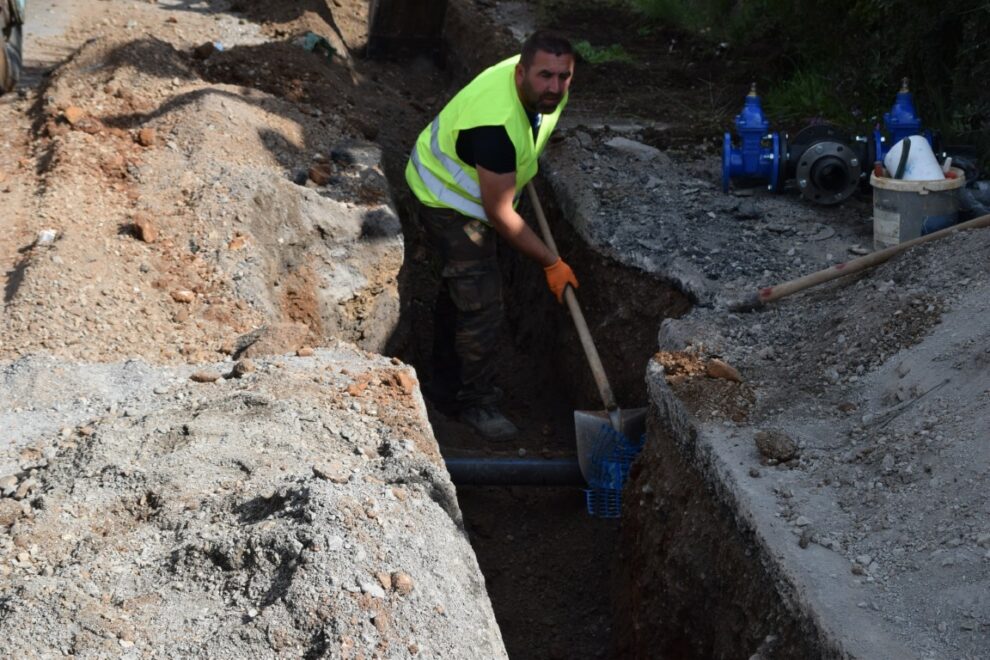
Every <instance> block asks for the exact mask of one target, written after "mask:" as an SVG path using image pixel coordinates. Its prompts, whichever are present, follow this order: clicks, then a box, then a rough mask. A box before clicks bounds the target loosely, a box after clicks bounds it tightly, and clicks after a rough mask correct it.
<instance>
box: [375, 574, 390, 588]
mask: <svg viewBox="0 0 990 660" xmlns="http://www.w3.org/2000/svg"><path fill="white" fill-rule="evenodd" d="M375 577H376V578H378V583H379V584H381V585H382V589H384V590H385V591H391V590H392V576H391V575H389V574H388V573H386V572H385V571H378V572H377V573H375Z"/></svg>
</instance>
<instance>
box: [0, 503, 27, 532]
mask: <svg viewBox="0 0 990 660" xmlns="http://www.w3.org/2000/svg"><path fill="white" fill-rule="evenodd" d="M22 513H23V511H22V510H21V503H20V502H16V501H14V500H12V499H9V498H4V499H2V500H0V527H10V526H11V525H13V524H14V523H15V522H17V520H18V519H19V518H20V517H21V515H22Z"/></svg>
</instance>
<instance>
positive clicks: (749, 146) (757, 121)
mask: <svg viewBox="0 0 990 660" xmlns="http://www.w3.org/2000/svg"><path fill="white" fill-rule="evenodd" d="M769 128H770V121H769V120H768V119H766V118H765V117H764V116H763V105H762V103H761V102H760V97H759V96H757V94H756V83H753V86H752V87H750V90H749V94H747V95H746V101H745V102H744V103H743V108H742V112H740V113H739V114H738V115H736V133H738V134H739V138H740V140H741V141H742V147H740V148H738V149H737V148H735V147H733V146H732V136H731V135H730V134H729V133H728V132H726V134H725V138H724V140H723V141H722V192H726V193H727V192H729V180H730V179H736V178H745V179H755V180H760V181H769V182H770V184H769V185H768V186H767V188H768V189H769V190H772V191H773V192H779V191H780V189H781V187H782V186H783V184H784V176H783V173H784V161H785V158H784V156H785V155H786V154H785V153H784V151H785V147H784V144H785V140H784V139H783V138H782V137H781V135H780V134H779V133H772V134H769V135H768V134H767V131H768V129H769ZM765 143H769V144H765Z"/></svg>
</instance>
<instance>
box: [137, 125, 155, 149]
mask: <svg viewBox="0 0 990 660" xmlns="http://www.w3.org/2000/svg"><path fill="white" fill-rule="evenodd" d="M137 141H138V144H140V145H141V146H142V147H153V146H155V145H156V144H158V131H156V130H155V129H154V128H151V127H150V126H147V127H145V128H142V129H141V130H140V131H138V133H137Z"/></svg>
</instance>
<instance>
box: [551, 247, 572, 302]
mask: <svg viewBox="0 0 990 660" xmlns="http://www.w3.org/2000/svg"><path fill="white" fill-rule="evenodd" d="M543 272H544V273H546V274H547V286H549V287H550V290H551V291H553V295H555V296H557V302H559V303H563V302H564V289H566V288H567V285H568V284H570V285H571V286H572V287H574V288H575V289H576V288H578V281H577V278H576V277H574V271H573V270H571V267H570V266H568V265H567V264H565V263H564V260H563V259H561V258H560V257H557V261H555V262H553V263H552V264H550V265H549V266H545V267H544V268H543Z"/></svg>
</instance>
